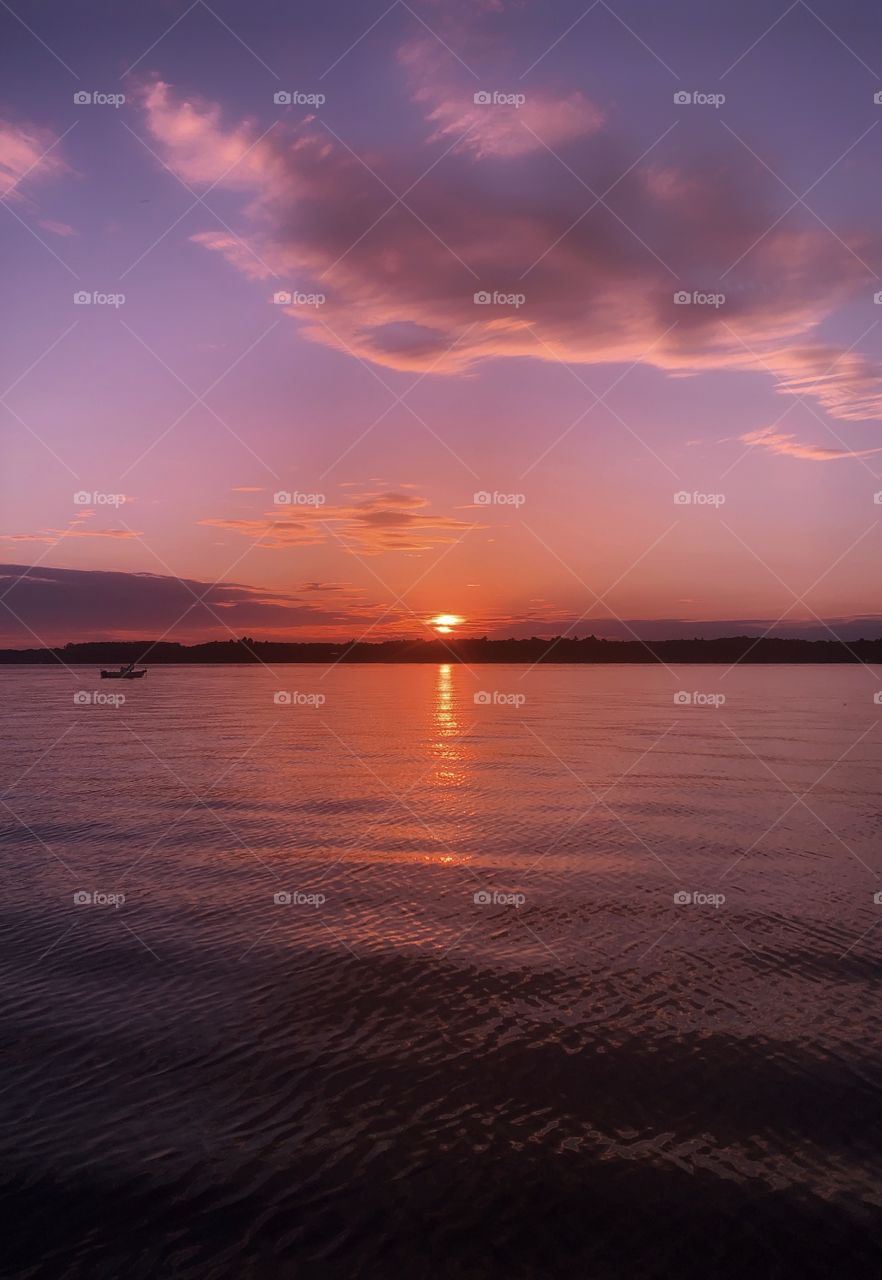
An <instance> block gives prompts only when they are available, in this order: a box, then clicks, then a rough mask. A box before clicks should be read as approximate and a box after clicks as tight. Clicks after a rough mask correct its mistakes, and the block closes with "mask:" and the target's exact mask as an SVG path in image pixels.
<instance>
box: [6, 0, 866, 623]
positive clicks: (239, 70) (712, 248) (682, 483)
mask: <svg viewBox="0 0 882 1280" xmlns="http://www.w3.org/2000/svg"><path fill="white" fill-rule="evenodd" d="M13 10H14V11H15V12H13ZM0 33H2V41H3V46H4V48H5V49H6V50H7V59H6V67H7V70H6V75H5V78H4V82H3V85H2V95H0V187H2V202H3V205H4V209H3V210H2V212H0V234H2V237H3V247H4V253H3V260H4V295H5V302H6V311H7V326H6V337H5V341H4V343H3V345H2V348H0V382H2V393H3V394H2V419H0V420H2V424H3V446H2V455H3V468H2V478H0V507H2V518H0V535H2V546H0V560H2V561H3V567H2V570H0V578H2V581H0V595H2V596H3V605H4V609H3V611H2V613H0V631H2V635H0V642H2V643H4V644H9V645H16V646H25V645H26V646H31V645H37V644H41V643H49V644H54V643H60V642H64V641H67V640H76V639H90V638H101V637H126V636H137V637H150V638H154V637H157V636H159V635H160V634H166V633H167V634H168V635H169V637H171V638H176V639H181V640H194V639H199V638H227V637H228V636H229V634H230V632H231V631H232V632H233V633H235V634H237V635H240V634H243V633H244V632H246V631H247V633H248V634H249V635H255V636H265V637H272V638H281V637H291V638H297V639H306V638H340V639H345V638H350V637H354V636H360V635H366V636H367V637H368V638H376V639H381V638H383V637H389V636H399V635H405V634H407V635H418V634H422V635H427V634H430V631H431V627H432V625H433V624H432V623H431V621H430V620H431V619H433V618H436V617H438V616H439V615H443V614H450V615H453V617H454V618H462V619H463V622H462V623H457V624H455V625H454V632H455V633H462V634H475V635H480V634H485V633H486V634H488V635H495V636H507V635H531V634H536V635H553V634H556V633H558V632H561V631H565V630H567V629H572V630H573V632H574V633H575V634H579V635H584V634H590V633H591V632H595V633H597V634H608V635H620V634H627V633H628V630H629V628H631V629H636V630H637V631H638V632H639V633H640V634H641V635H645V636H647V637H651V636H656V637H661V636H666V635H676V634H683V633H685V634H695V633H700V634H719V633H720V632H721V631H722V632H724V633H725V632H729V633H731V632H732V631H733V630H735V631H743V630H748V629H753V628H759V629H765V627H767V626H769V625H770V624H771V623H773V622H775V621H776V620H779V619H782V620H781V621H780V623H779V625H778V626H777V627H776V630H777V631H779V632H781V633H787V632H790V633H792V632H794V631H797V632H805V633H811V634H819V635H824V634H829V633H828V632H826V631H825V630H824V627H823V625H822V622H821V621H820V620H824V621H825V622H827V623H829V625H831V626H832V627H834V628H835V629H836V631H837V632H838V633H839V634H842V635H844V636H846V637H850V636H854V635H859V634H865V635H882V617H880V615H882V608H880V602H879V563H880V545H882V533H880V527H879V523H878V522H879V517H880V515H882V505H879V504H878V503H877V502H876V501H874V498H875V495H876V494H877V491H880V490H882V479H880V472H882V430H880V418H882V362H880V349H882V343H880V336H882V334H880V328H879V320H880V319H882V306H880V305H879V303H877V301H876V294H877V293H878V294H879V298H880V300H882V223H880V210H879V201H880V184H879V174H880V170H882V164H880V160H882V127H880V125H882V97H880V101H879V102H878V103H877V102H876V101H875V96H874V95H876V94H880V93H882V42H880V34H882V12H880V10H879V6H878V5H877V4H873V3H870V2H869V0H866V2H865V3H861V2H858V0H838V2H837V3H833V0H812V2H811V4H806V3H803V2H802V0H797V2H796V3H793V4H790V5H789V7H788V3H787V0H776V2H775V3H773V4H770V3H769V0H743V2H742V3H739V4H737V5H735V4H731V3H728V2H726V3H723V2H722V0H710V2H708V0H670V2H669V3H666V4H663V5H662V4H659V3H658V0H609V3H606V0H597V3H595V4H591V5H587V4H586V3H585V0H572V2H570V0H408V3H404V0H397V2H395V3H392V4H391V5H387V3H386V0H376V3H373V0H358V3H355V2H354V0H350V2H344V0H327V2H326V3H323V4H296V5H280V4H276V3H267V2H265V0H258V2H257V3H253V4H249V5H241V4H234V3H232V0H217V3H214V2H213V3H212V4H211V5H208V4H205V3H203V0H195V3H189V0H161V2H160V0H155V2H154V3H149V4H140V5H125V6H121V5H120V4H119V3H114V4H111V3H100V2H98V3H90V4H88V5H85V6H71V5H70V4H69V3H61V2H60V0H46V2H45V3H40V4H34V3H25V2H24V0H15V2H14V3H11V6H10V7H6V6H4V7H3V8H2V9H0ZM77 94H89V95H92V98H93V100H92V101H90V102H77V101H76V99H75V95H77ZM678 94H679V95H681V96H682V95H688V96H691V98H692V99H693V100H692V101H686V102H684V101H677V95H678ZM114 95H124V97H125V101H124V102H122V103H114V102H113V101H105V100H94V99H95V98H96V96H97V97H98V98H99V99H103V98H105V97H106V98H113V96H114ZM277 95H288V97H289V98H290V99H291V100H290V101H276V100H275V99H276V97H277ZM720 95H722V96H723V97H724V99H725V100H724V101H721V100H720V97H719V96H720ZM322 98H323V99H324V100H323V101H322ZM487 98H489V101H486V100H485V99H487ZM78 293H84V294H86V295H88V297H89V301H88V303H82V302H77V301H75V295H76V294H78ZM678 293H685V294H686V295H687V296H688V299H689V300H688V301H687V302H680V301H677V300H676V295H677V294H678ZM279 294H282V295H285V294H287V295H289V296H290V297H291V298H292V300H291V302H290V303H286V302H279V301H277V300H276V298H277V296H278V295H279ZM476 295H478V297H479V299H480V296H481V295H490V301H489V302H488V301H481V300H477V301H476ZM123 299H124V300H123ZM277 494H282V495H290V496H291V500H290V501H282V502H277V501H275V500H274V495H277ZM77 495H80V496H79V497H78V496H77ZM82 495H85V497H83V496H82ZM120 495H121V496H123V497H124V499H125V500H124V501H120V500H119V499H120ZM676 495H681V496H680V498H679V500H678V498H677V497H676ZM683 495H685V496H686V498H688V501H686V500H684V499H683ZM488 498H489V500H488ZM28 566H31V568H30V569H29V570H28V569H27V567H28ZM197 599H198V600H200V601H201V603H198V604H197ZM625 624H627V626H626V625H625ZM715 624H716V625H715Z"/></svg>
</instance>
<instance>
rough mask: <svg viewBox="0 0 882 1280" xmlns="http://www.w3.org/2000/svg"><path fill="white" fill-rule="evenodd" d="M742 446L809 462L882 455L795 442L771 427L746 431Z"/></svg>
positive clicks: (864, 450)
mask: <svg viewBox="0 0 882 1280" xmlns="http://www.w3.org/2000/svg"><path fill="white" fill-rule="evenodd" d="M738 439H739V440H740V441H741V443H742V444H750V445H759V446H761V448H763V449H769V450H770V451H771V452H772V453H781V454H785V455H786V456H787V457H790V458H805V459H807V460H808V461H810V462H839V461H841V460H842V459H843V458H868V457H870V455H871V454H874V453H882V448H879V449H829V448H827V447H826V446H824V445H819V444H807V443H805V442H803V441H801V440H797V438H796V436H795V435H793V434H792V433H791V434H787V433H784V432H781V431H775V430H774V429H773V428H772V427H763V428H761V429H760V430H759V431H748V432H747V434H746V435H743V436H739V437H738Z"/></svg>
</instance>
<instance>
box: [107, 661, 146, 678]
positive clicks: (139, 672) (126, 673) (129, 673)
mask: <svg viewBox="0 0 882 1280" xmlns="http://www.w3.org/2000/svg"><path fill="white" fill-rule="evenodd" d="M146 674H147V668H146V667H136V666H135V664H134V662H130V663H129V665H128V666H127V667H120V669H119V670H118V671H105V670H103V669H102V671H101V679H102V680H140V678H141V676H146Z"/></svg>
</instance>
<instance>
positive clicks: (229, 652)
mask: <svg viewBox="0 0 882 1280" xmlns="http://www.w3.org/2000/svg"><path fill="white" fill-rule="evenodd" d="M52 662H65V663H67V664H68V665H70V664H72V663H75V664H89V663H106V664H110V665H112V664H114V663H128V662H146V663H148V664H149V665H151V666H159V665H162V664H169V663H180V664H185V663H193V664H200V665H202V664H219V665H223V664H225V663H236V664H240V663H261V662H263V663H266V664H267V665H272V664H273V663H281V662H320V663H325V664H326V665H330V664H331V663H336V662H433V663H438V662H464V663H468V664H472V663H481V662H513V663H537V662H548V663H555V662H556V663H601V662H622V663H624V662H628V663H652V662H666V663H692V662H695V663H701V662H711V663H732V662H746V663H805V662H809V663H818V662H866V663H871V664H872V663H880V664H882V640H854V641H848V642H846V641H840V640H833V639H831V640H788V639H782V638H775V637H772V636H766V637H763V638H762V639H758V638H757V637H755V636H727V637H724V638H722V639H713V640H703V639H699V638H695V639H691V640H653V641H646V642H643V641H640V640H603V639H598V638H597V637H596V636H586V637H584V638H582V639H574V638H572V637H568V636H556V637H552V638H551V639H548V638H543V637H539V636H533V637H531V638H530V639H525V640H488V639H487V637H486V636H483V637H480V638H478V639H457V640H447V641H442V640H384V641H380V642H377V643H372V642H368V641H362V640H352V641H349V642H344V643H336V644H329V643H326V642H314V643H297V642H290V641H277V640H254V639H252V638H251V637H249V636H243V637H242V639H240V640H212V641H209V642H207V643H204V644H191V645H184V644H177V643H174V642H171V641H167V640H160V641H152V640H96V641H88V642H85V643H78V644H66V645H64V646H62V647H60V648H54V649H53V648H41V649H2V650H0V663H7V664H32V663H52Z"/></svg>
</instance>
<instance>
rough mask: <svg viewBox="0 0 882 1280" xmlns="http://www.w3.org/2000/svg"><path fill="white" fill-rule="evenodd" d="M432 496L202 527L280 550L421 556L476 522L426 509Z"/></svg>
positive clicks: (368, 499) (282, 509) (391, 495)
mask: <svg viewBox="0 0 882 1280" xmlns="http://www.w3.org/2000/svg"><path fill="white" fill-rule="evenodd" d="M428 505H429V502H428V499H427V498H422V497H418V496H417V495H415V494H410V493H399V492H377V493H367V494H364V495H362V496H361V497H359V498H357V499H355V500H354V501H353V502H352V503H350V504H349V505H342V506H341V505H333V504H324V505H321V506H318V505H315V506H305V505H304V506H291V507H286V506H278V507H277V508H276V509H275V510H274V511H272V512H265V513H262V514H261V515H259V516H254V517H251V518H249V519H241V518H238V517H230V518H227V517H211V518H208V519H205V520H200V521H199V523H200V524H202V525H208V526H210V527H211V528H215V529H229V530H231V531H232V532H233V533H239V534H241V535H242V536H243V537H247V538H250V539H252V540H253V541H254V542H255V543H257V544H259V546H261V547H266V548H268V549H270V550H279V549H283V548H287V547H304V546H305V547H309V546H317V545H319V544H321V543H332V544H333V543H337V544H338V545H339V544H343V546H345V547H347V548H348V547H350V546H351V547H352V548H353V549H354V550H356V551H357V552H358V553H359V554H361V555H378V554H380V553H382V552H387V551H399V552H401V551H404V552H408V553H418V552H422V551H428V550H429V549H430V548H431V547H433V546H443V545H445V544H447V543H451V542H455V541H457V540H458V539H459V538H461V537H463V536H464V534H466V533H468V531H469V530H470V529H472V528H481V527H483V526H480V525H477V524H476V523H475V522H474V521H465V520H457V519H456V518H455V517H452V516H444V515H433V514H432V513H430V512H428V511H426V508H427V507H428Z"/></svg>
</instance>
